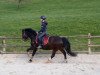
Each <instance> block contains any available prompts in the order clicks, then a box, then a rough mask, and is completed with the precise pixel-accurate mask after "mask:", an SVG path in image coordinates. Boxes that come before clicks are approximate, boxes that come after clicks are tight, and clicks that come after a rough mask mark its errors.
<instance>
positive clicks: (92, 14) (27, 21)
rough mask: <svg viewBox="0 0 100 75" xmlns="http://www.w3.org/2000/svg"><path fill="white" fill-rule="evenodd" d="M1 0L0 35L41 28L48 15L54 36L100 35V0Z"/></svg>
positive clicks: (50, 30)
mask: <svg viewBox="0 0 100 75" xmlns="http://www.w3.org/2000/svg"><path fill="white" fill-rule="evenodd" d="M17 1H18V0H0V36H20V35H21V29H23V28H33V29H35V30H37V31H38V30H39V29H40V16H41V15H45V16H47V21H48V23H49V24H48V33H49V34H51V35H77V34H88V33H92V34H94V35H99V34H100V30H99V29H100V1H99V0H22V2H21V4H20V8H19V9H18V7H17V6H18V2H17Z"/></svg>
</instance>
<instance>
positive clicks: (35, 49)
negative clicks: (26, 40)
mask: <svg viewBox="0 0 100 75" xmlns="http://www.w3.org/2000/svg"><path fill="white" fill-rule="evenodd" d="M36 51H37V48H36V47H35V48H34V50H33V53H32V56H31V58H30V60H29V62H32V59H33V57H34V55H35V53H36Z"/></svg>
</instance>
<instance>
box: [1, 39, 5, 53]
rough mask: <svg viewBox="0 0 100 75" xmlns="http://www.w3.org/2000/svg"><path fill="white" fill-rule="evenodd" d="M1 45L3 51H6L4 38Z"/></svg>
mask: <svg viewBox="0 0 100 75" xmlns="http://www.w3.org/2000/svg"><path fill="white" fill-rule="evenodd" d="M2 45H3V52H5V51H6V40H5V39H3V40H2Z"/></svg>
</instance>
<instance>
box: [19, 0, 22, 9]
mask: <svg viewBox="0 0 100 75" xmlns="http://www.w3.org/2000/svg"><path fill="white" fill-rule="evenodd" d="M21 2H22V0H18V9H19V6H20V3H21Z"/></svg>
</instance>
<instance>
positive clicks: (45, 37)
mask: <svg viewBox="0 0 100 75" xmlns="http://www.w3.org/2000/svg"><path fill="white" fill-rule="evenodd" d="M41 41H42V44H43V46H45V45H47V44H48V41H49V36H48V35H44V36H43V38H42V40H41ZM36 43H37V44H38V43H39V39H38V36H37V37H36Z"/></svg>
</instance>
